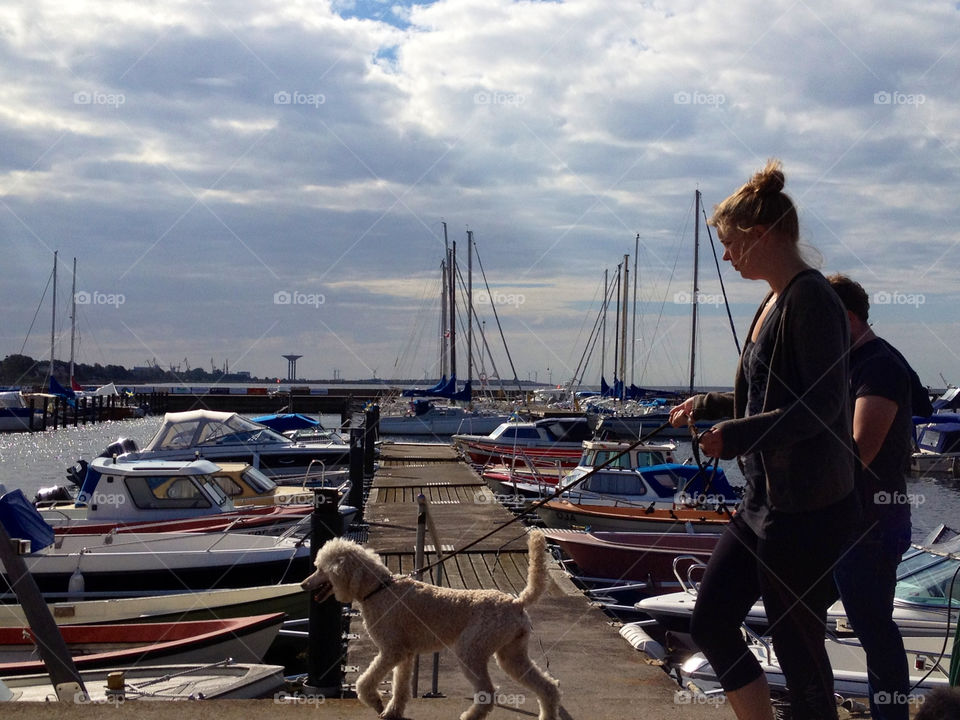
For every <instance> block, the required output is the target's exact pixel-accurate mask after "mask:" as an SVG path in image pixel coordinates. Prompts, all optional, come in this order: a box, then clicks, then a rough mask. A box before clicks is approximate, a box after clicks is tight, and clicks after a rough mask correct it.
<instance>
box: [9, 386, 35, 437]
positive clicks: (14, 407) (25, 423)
mask: <svg viewBox="0 0 960 720" xmlns="http://www.w3.org/2000/svg"><path fill="white" fill-rule="evenodd" d="M31 419H32V421H33V422H32V423H31ZM42 423H43V412H42V411H40V410H33V409H31V408H30V406H29V404H28V403H27V400H26V398H24V396H23V393H21V392H20V391H19V390H6V391H3V392H0V432H21V431H24V430H30V429H31V427H33V428H39V427H41V425H42Z"/></svg>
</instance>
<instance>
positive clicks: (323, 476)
mask: <svg viewBox="0 0 960 720" xmlns="http://www.w3.org/2000/svg"><path fill="white" fill-rule="evenodd" d="M314 465H319V466H320V485H321V486H322V485H324V484H325V482H326V473H327V466H326V465H325V464H324V462H323V460H320V459H319V458H313V459H312V460H311V461H310V464H309V465H307V472H305V473H304V474H303V484H302V485H301V486H300V489H301V490H306V489H307V484H308V483H309V481H310V473H311V471H312V470H313V466H314Z"/></svg>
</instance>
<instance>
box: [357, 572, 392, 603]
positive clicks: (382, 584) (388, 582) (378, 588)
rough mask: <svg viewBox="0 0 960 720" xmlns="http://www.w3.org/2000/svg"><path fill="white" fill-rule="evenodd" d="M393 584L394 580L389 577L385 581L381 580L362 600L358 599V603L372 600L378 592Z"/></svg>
mask: <svg viewBox="0 0 960 720" xmlns="http://www.w3.org/2000/svg"><path fill="white" fill-rule="evenodd" d="M393 583H394V580H393V578H392V577H389V578H387V579H386V580H381V581H380V584H379V585H377V586H376V587H375V588H374V589H373V590H371V591H370V592H368V593H367V594H366V595H364V596H363V597H362V598H360V602H366V601H367V600H369V599H370V598H372V597H373V596H374V595H376V594H377V593H378V592H380V591H381V590H383V589H384V588H388V587H390V586H391V585H393Z"/></svg>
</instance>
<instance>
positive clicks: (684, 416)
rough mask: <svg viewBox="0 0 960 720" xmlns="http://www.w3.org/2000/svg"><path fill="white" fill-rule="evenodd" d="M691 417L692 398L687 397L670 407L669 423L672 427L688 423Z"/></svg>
mask: <svg viewBox="0 0 960 720" xmlns="http://www.w3.org/2000/svg"><path fill="white" fill-rule="evenodd" d="M692 418H693V398H692V397H690V398H687V399H686V400H684V401H683V402H682V403H680V404H679V405H674V406H673V407H672V408H670V424H671V425H672V426H673V427H683V426H684V425H689V424H690V422H691V420H692Z"/></svg>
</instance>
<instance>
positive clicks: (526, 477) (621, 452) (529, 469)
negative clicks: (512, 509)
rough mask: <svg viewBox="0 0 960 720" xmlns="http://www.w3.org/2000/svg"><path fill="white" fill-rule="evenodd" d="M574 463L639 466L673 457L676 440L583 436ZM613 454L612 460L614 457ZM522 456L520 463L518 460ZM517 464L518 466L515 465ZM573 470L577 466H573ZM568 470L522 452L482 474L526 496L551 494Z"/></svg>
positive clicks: (496, 485) (499, 487) (503, 490)
mask: <svg viewBox="0 0 960 720" xmlns="http://www.w3.org/2000/svg"><path fill="white" fill-rule="evenodd" d="M582 446H583V450H582V454H581V457H580V462H579V463H578V465H577V467H588V468H593V467H597V466H598V465H603V464H604V463H607V462H610V465H609V467H613V468H627V469H629V468H634V469H636V468H642V467H649V466H651V465H661V464H663V463H672V462H673V461H674V455H673V453H674V451H675V450H676V449H677V446H676V443H673V442H666V443H641V444H637V443H626V442H614V441H609V440H585V441H584V442H583V443H582ZM614 457H616V459H615V460H614V459H613V458H614ZM520 460H523V463H522V464H521V463H520V462H519V461H520ZM518 465H519V466H520V467H518ZM574 470H576V468H574ZM569 472H572V471H570V470H566V469H564V468H563V467H559V466H557V467H537V466H535V465H533V464H532V463H528V462H527V461H526V458H525V457H523V456H520V457H516V456H515V457H514V458H513V461H512V462H511V463H510V464H509V465H493V466H490V467H487V468H484V469H483V471H482V472H481V476H482V477H483V479H484V480H485V481H486V483H487V485H489V486H490V487H491V488H492V489H493V490H494V492H498V493H503V494H508V495H516V494H519V495H524V496H527V497H545V496H546V495H548V494H551V493H552V492H553V490H554V489H555V488H556V485H557V483H558V482H559V481H560V480H561V478H563V477H565V476H566V475H567V474H568V473H569Z"/></svg>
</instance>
